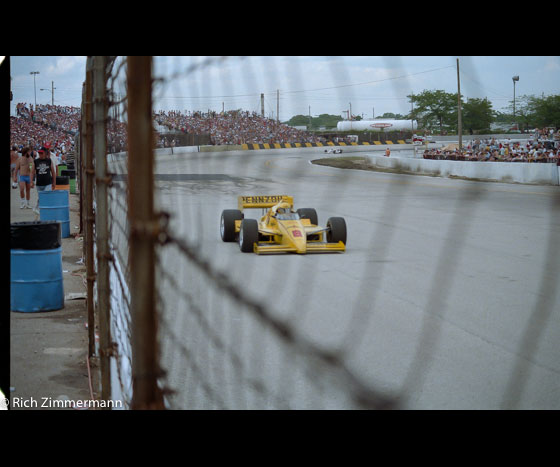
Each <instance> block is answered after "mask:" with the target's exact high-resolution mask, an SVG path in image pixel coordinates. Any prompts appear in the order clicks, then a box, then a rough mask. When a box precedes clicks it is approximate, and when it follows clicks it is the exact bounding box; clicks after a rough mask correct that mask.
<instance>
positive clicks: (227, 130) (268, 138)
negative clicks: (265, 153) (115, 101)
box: [154, 110, 324, 145]
mask: <svg viewBox="0 0 560 467" xmlns="http://www.w3.org/2000/svg"><path fill="white" fill-rule="evenodd" d="M154 119H155V121H156V122H157V123H158V124H159V125H162V126H166V127H167V128H168V129H169V130H171V131H182V132H184V133H190V134H209V135H210V140H211V143H212V144H216V145H227V144H244V143H246V144H251V143H256V144H263V143H317V142H324V138H322V137H317V136H315V135H313V134H311V133H308V132H306V131H303V130H300V129H297V128H293V127H290V126H288V125H286V124H284V123H280V122H277V121H276V120H274V119H271V118H265V117H262V116H261V115H258V114H257V113H256V112H249V111H241V110H232V111H227V112H220V113H217V112H213V111H209V112H205V113H203V112H198V111H195V112H190V111H187V112H186V114H183V113H181V112H179V111H169V112H165V111H159V112H154Z"/></svg>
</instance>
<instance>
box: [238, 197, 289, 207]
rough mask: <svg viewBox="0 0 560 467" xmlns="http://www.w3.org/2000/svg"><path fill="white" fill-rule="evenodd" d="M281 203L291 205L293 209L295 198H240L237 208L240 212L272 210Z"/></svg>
mask: <svg viewBox="0 0 560 467" xmlns="http://www.w3.org/2000/svg"><path fill="white" fill-rule="evenodd" d="M280 202H284V203H289V204H290V207H293V206H294V197H293V196H288V195H257V196H239V197H238V198H237V206H238V209H239V210H240V211H243V209H258V208H271V207H272V206H275V205H277V204H278V203H280Z"/></svg>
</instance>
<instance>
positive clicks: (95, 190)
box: [78, 57, 560, 409]
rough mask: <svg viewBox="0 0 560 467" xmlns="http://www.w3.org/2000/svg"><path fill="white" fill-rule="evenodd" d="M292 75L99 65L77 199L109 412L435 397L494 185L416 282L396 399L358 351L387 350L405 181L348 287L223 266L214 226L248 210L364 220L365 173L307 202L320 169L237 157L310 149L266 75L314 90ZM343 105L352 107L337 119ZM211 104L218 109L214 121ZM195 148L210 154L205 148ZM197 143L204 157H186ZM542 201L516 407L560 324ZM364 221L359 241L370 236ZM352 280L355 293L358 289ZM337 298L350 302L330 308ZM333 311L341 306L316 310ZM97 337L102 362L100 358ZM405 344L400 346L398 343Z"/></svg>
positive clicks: (453, 223)
mask: <svg viewBox="0 0 560 467" xmlns="http://www.w3.org/2000/svg"><path fill="white" fill-rule="evenodd" d="M302 60H303V59H302ZM295 63H296V65H295V66H294V67H293V68H292V69H290V70H286V69H285V68H283V67H282V66H281V65H280V63H279V59H278V58H274V57H265V58H262V59H258V58H254V57H212V58H196V57H183V58H182V59H172V58H168V57H165V58H159V57H158V58H152V57H90V58H89V59H88V64H87V71H86V81H85V83H84V90H83V104H82V122H81V128H80V135H79V143H80V144H79V151H78V152H79V161H80V177H81V180H80V185H81V189H80V199H81V209H82V217H83V230H84V231H85V232H84V237H85V240H86V241H85V242H84V250H85V251H84V256H85V258H86V264H87V265H88V316H89V328H90V355H93V354H98V355H99V358H100V372H101V384H102V398H103V399H119V400H122V401H123V402H124V405H125V407H126V408H132V409H137V408H144V409H145V408H156V409H163V408H167V409H353V408H356V409H400V408H407V407H410V406H412V407H413V406H414V400H413V399H414V394H416V393H417V392H421V391H422V388H423V386H424V384H425V383H426V378H427V376H426V375H427V374H428V372H429V370H430V368H431V366H432V365H433V364H434V358H435V357H434V355H435V348H436V347H437V346H438V344H439V343H440V342H441V341H442V340H443V337H442V326H443V325H444V321H445V319H444V317H445V315H446V312H447V309H448V308H449V306H450V304H449V300H450V294H451V290H452V288H453V287H454V283H455V281H456V279H457V274H458V273H457V271H458V268H459V264H460V263H461V261H463V260H464V257H463V250H464V247H465V245H466V244H467V243H468V242H469V241H470V240H469V238H470V237H469V236H470V235H471V223H470V220H471V219H475V218H476V216H477V211H478V210H479V209H480V206H481V204H482V203H484V201H485V199H486V196H487V189H486V188H485V187H484V184H473V185H469V186H466V187H464V188H463V189H462V190H460V192H459V194H458V195H457V197H456V199H455V203H454V204H453V211H452V212H448V213H446V215H447V217H446V220H447V221H448V223H447V224H445V225H442V226H441V231H442V232H443V234H442V242H441V245H440V249H439V251H433V252H432V253H433V255H432V256H433V259H430V264H431V265H432V268H431V270H430V271H431V272H430V274H429V277H428V279H426V278H421V279H418V280H419V282H421V283H422V285H423V288H422V289H421V290H422V295H423V298H424V299H425V302H424V304H423V305H418V304H414V306H413V307H412V308H413V310H415V311H414V312H416V311H417V308H418V309H419V310H418V312H420V311H422V310H423V318H422V319H420V320H419V323H420V328H419V329H418V330H416V334H415V335H414V336H413V338H412V343H411V342H403V348H404V349H406V351H407V352H408V353H407V357H406V358H404V359H403V360H406V362H407V363H406V364H403V368H400V370H399V378H398V380H399V384H389V383H387V381H385V382H382V381H380V379H379V378H378V377H377V375H376V372H375V369H376V368H379V365H382V362H383V361H384V360H385V359H386V358H387V357H386V356H384V355H381V354H377V355H372V354H371V353H369V352H364V350H363V348H364V345H365V343H366V342H368V340H372V339H374V336H375V339H378V341H379V343H378V344H376V345H381V346H382V341H383V340H384V339H389V340H390V339H391V336H389V335H387V334H385V335H384V336H379V335H377V334H375V332H373V331H372V329H375V328H376V326H377V325H378V322H384V323H385V325H387V323H386V322H385V321H384V320H386V319H387V317H386V315H385V311H380V309H381V308H382V307H383V304H384V303H385V302H386V299H385V297H384V296H383V294H384V291H383V290H382V289H381V288H379V287H376V286H375V283H376V282H379V281H381V280H382V278H383V276H384V274H385V275H389V274H392V273H393V272H392V269H391V265H390V263H391V256H390V255H391V253H390V252H391V251H392V249H393V248H396V243H397V242H398V238H399V235H400V234H399V229H398V228H397V227H396V226H397V225H399V221H400V219H401V216H402V215H403V213H404V212H406V213H407V214H408V213H409V212H410V211H409V207H408V204H409V203H411V202H412V203H414V202H416V200H411V198H410V195H409V194H410V190H411V179H410V178H399V180H398V182H395V183H389V182H387V181H385V180H383V181H378V184H383V183H386V185H384V186H383V188H379V187H378V188H377V190H378V191H377V192H376V194H377V195H379V196H380V198H379V202H376V203H374V204H371V203H370V205H368V206H374V208H372V209H374V210H373V211H372V212H368V213H364V217H369V216H375V218H376V219H378V221H377V222H376V223H374V224H373V228H372V230H371V231H370V233H369V234H368V235H367V236H366V239H367V241H366V242H365V244H364V245H360V246H355V248H359V249H361V250H360V251H362V250H363V252H364V253H363V258H366V259H367V258H369V260H367V261H366V260H365V259H364V261H360V260H359V258H357V259H356V263H355V265H354V266H353V268H354V269H353V270H352V271H351V272H348V271H345V272H340V273H338V272H337V266H336V256H337V255H329V258H331V259H329V260H319V259H310V260H308V259H307V258H304V257H298V256H295V255H294V256H291V255H290V256H288V257H283V258H280V257H274V258H272V257H267V258H266V259H265V258H264V257H257V256H256V255H245V254H241V253H239V252H238V251H236V254H235V255H233V254H229V253H228V254H227V255H225V256H224V255H223V254H222V252H223V251H225V250H222V249H221V248H222V247H223V246H225V245H222V243H221V240H220V238H219V233H218V227H219V213H220V211H221V210H222V209H228V208H234V207H235V206H236V204H237V196H240V195H252V194H288V195H292V194H293V195H294V197H295V198H296V200H297V201H300V198H298V196H300V197H302V196H304V195H305V196H306V199H303V200H301V202H305V203H309V204H310V205H312V204H313V203H316V204H317V205H318V206H320V208H321V210H322V212H324V213H325V214H328V215H337V214H338V215H340V214H343V210H344V207H345V203H346V202H348V200H349V201H350V202H352V203H359V202H360V195H363V196H368V195H367V194H363V193H362V194H360V193H358V192H356V191H355V187H354V186H353V184H354V178H353V176H354V175H353V173H352V171H344V170H342V171H337V172H336V173H335V172H332V173H330V174H329V175H328V176H326V177H325V178H326V179H328V180H327V181H326V182H325V181H321V183H320V184H318V185H317V187H316V190H314V191H312V192H311V193H310V192H309V191H307V188H306V187H307V186H308V185H309V184H310V183H313V178H312V174H311V172H310V170H309V169H302V168H301V166H290V165H286V166H285V167H284V166H282V165H281V162H277V160H276V159H275V157H274V154H272V153H271V154H270V156H269V157H261V158H260V159H258V162H255V161H256V160H255V158H254V157H255V156H254V155H253V154H254V153H256V152H253V153H251V152H250V151H242V150H239V146H240V145H242V144H251V143H254V144H263V143H267V144H271V145H273V144H274V143H292V144H295V143H302V144H304V143H306V142H311V139H312V138H313V137H312V136H311V135H310V134H308V133H306V132H303V131H301V130H296V129H292V128H289V127H288V126H287V125H284V124H282V123H281V122H280V121H279V110H278V109H279V105H280V102H282V103H283V104H284V103H286V102H288V101H291V102H295V101H297V100H298V99H301V94H300V93H291V94H290V93H285V97H283V98H282V99H284V100H281V99H280V98H279V93H277V92H275V90H274V89H273V83H272V82H269V81H267V80H268V79H269V78H267V76H268V75H266V74H263V73H261V68H260V67H272V68H274V67H276V70H277V72H278V74H282V73H285V82H286V88H289V87H290V86H292V89H306V79H305V77H304V76H303V73H302V71H301V69H300V68H299V67H298V66H297V63H298V62H297V61H295ZM339 65H340V64H339ZM325 72H327V73H331V75H332V79H333V80H334V83H336V84H338V85H340V87H341V88H342V87H343V86H342V85H344V84H345V83H348V82H351V80H349V78H348V70H347V69H346V68H345V67H344V66H337V65H336V64H335V62H333V65H332V66H331V68H330V69H328V70H325ZM239 83H245V84H249V85H253V87H254V88H259V89H263V90H268V92H266V104H265V103H264V102H263V95H264V94H265V93H264V92H263V93H257V94H255V95H246V94H244V92H243V91H242V90H241V88H240V84H239ZM218 88H219V89H218ZM224 90H225V91H224ZM224 92H225V94H222V93H224ZM346 98H347V96H346V95H344V96H342V95H341V96H340V101H341V103H342V102H343V101H344V100H345V99H346ZM202 102H204V103H206V105H212V106H213V108H212V109H210V108H208V109H204V110H202V105H203V104H202ZM226 102H227V108H226ZM220 104H221V110H220ZM174 105H175V107H174ZM341 105H342V104H341ZM216 109H217V110H216ZM267 113H268V114H269V116H268V117H267V116H266V114H267ZM210 122H213V123H212V125H210ZM248 122H249V125H248V124H247V123H248ZM170 131H171V133H169V132H170ZM173 134H179V135H184V137H183V140H181V138H177V140H178V141H179V144H178V145H177V146H175V147H173V146H171V145H167V146H166V145H164V144H161V143H162V141H163V140H164V139H165V138H166V137H168V136H169V135H173ZM193 134H199V135H201V136H200V138H201V139H200V140H196V141H195V138H194V137H193V136H192V135H193ZM189 141H191V142H192V143H198V144H193V145H192V146H182V145H183V144H185V142H187V143H188V142H189ZM226 141H227V143H226ZM208 143H209V145H206V144H208ZM228 146H230V147H229V148H228ZM224 148H225V149H235V151H225V150H224ZM206 151H208V152H206ZM292 151H294V155H297V153H296V152H297V150H292ZM265 154H266V153H265ZM284 155H285V153H284ZM288 158H289V156H288ZM257 163H258V169H256V168H255V164H257ZM277 164H278V165H277ZM280 170H282V172H281V173H282V177H281V179H278V177H277V174H278V173H279V171H280ZM334 170H335V169H333V171H334ZM284 190H290V191H292V192H290V193H284ZM547 199H549V200H550V204H549V205H546V203H543V212H546V215H547V216H548V218H549V222H550V224H548V225H549V228H548V230H547V232H548V233H547V236H546V237H547V238H546V240H545V241H544V242H543V245H542V247H543V252H544V254H545V255H546V258H547V260H546V261H545V263H544V265H543V269H542V277H541V278H540V282H539V283H540V291H539V294H538V297H539V299H538V300H537V303H536V304H535V306H534V311H533V313H532V314H531V319H530V321H529V324H528V325H527V328H526V329H525V331H524V332H523V333H522V337H520V340H521V344H520V346H519V347H518V350H513V352H514V353H515V352H517V355H518V357H517V359H516V360H515V365H514V368H513V369H512V370H511V373H510V377H509V383H508V384H507V386H506V388H505V390H504V391H503V394H504V398H503V401H502V407H503V408H510V407H512V408H515V407H516V406H517V404H518V403H519V400H520V398H521V396H522V392H523V387H524V386H526V385H528V384H529V381H528V379H527V376H526V374H527V365H529V362H530V361H531V358H532V357H531V355H532V353H533V352H535V351H536V350H537V347H538V345H539V342H542V340H541V339H542V336H543V335H544V334H546V326H547V324H548V323H550V320H551V319H552V317H553V316H555V313H557V308H556V307H557V305H556V302H555V298H554V297H555V295H554V292H551V291H554V289H555V287H556V284H557V283H556V280H557V279H558V269H559V266H558V265H559V262H560V261H559V257H558V256H559V255H558V252H557V240H558V228H559V227H558V226H559V224H560V213H559V209H558V204H559V199H558V196H557V194H552V195H551V196H550V197H549V198H547ZM353 221H354V224H355V225H361V224H362V223H363V222H364V219H362V218H359V217H357V218H355V219H353ZM370 227H371V226H370ZM227 246H228V247H231V245H227ZM232 248H233V249H234V250H235V247H234V246H233V247H232ZM228 251H229V250H228ZM368 252H369V253H368ZM371 252H375V255H374V258H373V259H372V258H371ZM368 255H370V256H368ZM249 256H250V257H249ZM312 258H318V256H317V255H315V256H312ZM257 261H258V262H257ZM411 267H412V268H414V267H415V265H412V266H411ZM349 276H351V277H349ZM350 280H352V281H353V283H355V284H358V285H357V286H356V285H352V286H351V287H349V288H348V289H347V288H346V284H347V282H348V281H350ZM335 288H339V289H340V293H339V294H336V295H335V294H333V289H335ZM346 290H350V291H351V292H346ZM323 296H324V297H327V298H326V300H330V303H328V304H323V305H322V306H321V305H319V306H317V302H320V303H324V302H322V300H323V299H322V298H321V297H323ZM323 312H324V314H323ZM376 320H379V321H378V322H376ZM390 328H391V325H390V324H389V325H388V329H390ZM94 329H96V330H97V332H98V335H99V340H98V345H97V346H94V345H92V342H93V343H95V342H97V341H96V336H95V334H94V331H93V330H94ZM400 334H401V332H400V331H397V330H395V336H397V335H400ZM395 338H396V337H395ZM548 338H549V337H546V339H548ZM546 342H547V343H548V340H547V341H546ZM547 345H549V344H547ZM403 352H404V350H403ZM364 360H365V361H368V360H370V362H371V368H372V370H371V371H364V367H366V368H367V365H366V366H364ZM373 361H375V363H373ZM388 361H391V360H390V359H388ZM357 362H361V363H357ZM411 399H412V400H411Z"/></svg>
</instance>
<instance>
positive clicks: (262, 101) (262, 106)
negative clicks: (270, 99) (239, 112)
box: [261, 94, 264, 118]
mask: <svg viewBox="0 0 560 467" xmlns="http://www.w3.org/2000/svg"><path fill="white" fill-rule="evenodd" d="M261 117H263V118H264V94H261Z"/></svg>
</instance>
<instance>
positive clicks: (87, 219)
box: [80, 57, 95, 357]
mask: <svg viewBox="0 0 560 467" xmlns="http://www.w3.org/2000/svg"><path fill="white" fill-rule="evenodd" d="M91 61H92V59H91V57H88V59H87V65H86V82H85V89H84V91H85V96H84V98H82V102H83V105H82V110H83V111H82V130H81V133H82V141H84V144H82V145H81V146H80V148H81V152H82V157H81V159H82V166H83V172H82V173H83V176H82V177H81V181H80V197H82V196H83V199H84V205H83V206H82V210H83V211H84V213H83V218H84V223H85V226H84V245H83V247H84V258H85V263H86V283H87V296H86V309H87V314H88V355H89V356H90V357H93V356H94V355H95V314H94V307H93V283H94V282H95V264H94V258H93V242H94V238H93V221H94V217H93V181H94V180H93V175H94V170H93V135H92V127H93V122H92V120H93V115H92V105H91V99H92V76H91V75H92V63H91Z"/></svg>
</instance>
